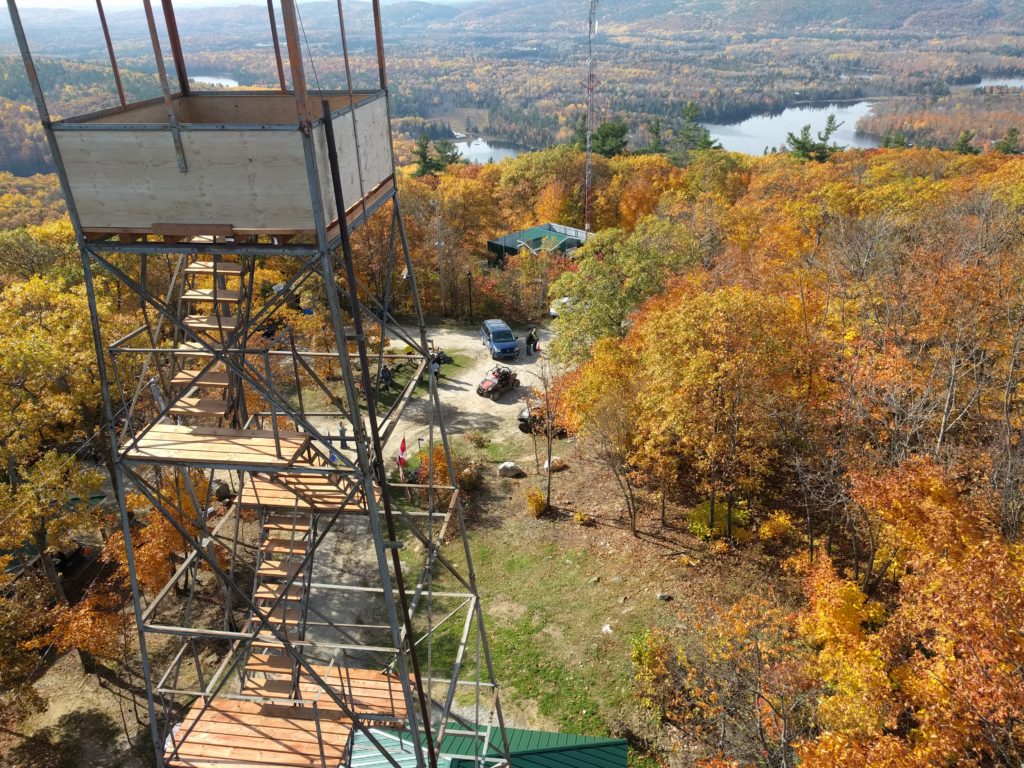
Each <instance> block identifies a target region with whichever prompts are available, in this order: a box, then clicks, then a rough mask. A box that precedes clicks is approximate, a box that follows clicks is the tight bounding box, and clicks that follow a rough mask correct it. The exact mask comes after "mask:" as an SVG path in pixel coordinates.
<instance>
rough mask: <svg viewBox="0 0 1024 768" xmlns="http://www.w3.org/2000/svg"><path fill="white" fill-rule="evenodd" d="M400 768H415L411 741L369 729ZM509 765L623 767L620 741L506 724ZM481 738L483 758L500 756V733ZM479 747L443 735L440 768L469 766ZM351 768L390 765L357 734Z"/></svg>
mask: <svg viewBox="0 0 1024 768" xmlns="http://www.w3.org/2000/svg"><path fill="white" fill-rule="evenodd" d="M373 733H374V735H375V736H376V737H377V738H378V740H379V741H380V742H381V746H383V747H384V748H385V749H386V750H387V751H388V752H389V753H390V754H391V756H392V757H393V758H394V759H395V760H396V762H398V763H399V765H400V766H401V768H414V767H415V764H416V756H415V754H414V750H413V749H412V744H411V742H409V741H408V739H407V738H406V739H403V738H402V736H401V734H398V733H395V732H391V731H384V730H380V729H373ZM505 733H506V734H507V735H508V745H509V753H510V754H511V756H512V768H626V757H627V745H626V740H625V739H609V738H602V737H597V736H577V735H575V734H570V733H550V732H548V731H529V730H525V729H522V728H506V729H505ZM480 734H481V737H486V738H488V739H489V741H490V744H489V745H488V749H487V752H486V755H485V756H486V757H489V758H499V757H501V755H502V747H501V737H500V735H499V732H498V730H497V729H490V731H488V729H487V728H486V727H485V726H484V727H480ZM482 746H483V738H474V737H472V736H462V735H446V736H445V737H444V739H443V741H442V744H441V754H442V758H441V760H439V761H438V765H439V766H441V767H442V768H474V764H475V763H476V761H475V760H474V757H473V756H474V754H475V753H476V752H477V751H478V750H480V748H481V747H482ZM352 768H392V766H391V764H390V763H389V762H388V760H387V759H386V758H385V757H384V756H383V755H381V754H380V752H378V751H377V749H376V747H374V746H373V745H372V744H370V742H369V740H367V739H366V738H365V737H364V736H362V734H358V733H357V734H355V735H354V736H353V750H352Z"/></svg>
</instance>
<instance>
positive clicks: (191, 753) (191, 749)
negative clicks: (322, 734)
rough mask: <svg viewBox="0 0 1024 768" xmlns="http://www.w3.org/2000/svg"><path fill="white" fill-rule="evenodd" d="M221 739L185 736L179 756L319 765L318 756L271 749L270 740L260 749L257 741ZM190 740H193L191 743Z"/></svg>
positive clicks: (281, 767)
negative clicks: (200, 741) (203, 741)
mask: <svg viewBox="0 0 1024 768" xmlns="http://www.w3.org/2000/svg"><path fill="white" fill-rule="evenodd" d="M221 738H222V739H223V741H222V742H221V743H220V744H218V743H213V744H203V743H196V742H199V740H200V739H202V736H200V735H196V736H195V739H194V740H193V739H192V738H189V739H186V741H185V743H184V744H183V745H181V746H180V747H179V748H178V755H179V756H180V759H185V760H187V759H188V758H190V757H191V758H197V759H200V760H210V759H211V758H212V759H220V760H223V761H226V762H227V764H229V765H234V764H235V763H237V762H238V761H244V762H247V763H252V764H257V765H258V764H260V763H262V764H264V765H268V766H276V767H277V768H321V762H320V756H319V754H317V755H315V756H314V755H304V754H302V753H301V752H295V751H292V752H289V751H285V750H280V751H277V750H273V749H270V748H269V747H272V746H273V742H267V743H266V746H265V747H264V748H262V749H261V748H259V746H258V744H259V742H258V741H256V742H253V741H248V742H247V741H246V740H244V739H237V740H236V741H235V744H232V743H231V742H230V741H229V740H228V739H226V737H221ZM190 742H193V743H192V744H190Z"/></svg>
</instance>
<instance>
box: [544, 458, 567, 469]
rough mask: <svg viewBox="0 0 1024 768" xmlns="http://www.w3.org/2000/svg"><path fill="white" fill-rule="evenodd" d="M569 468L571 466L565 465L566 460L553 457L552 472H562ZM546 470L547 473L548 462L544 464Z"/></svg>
mask: <svg viewBox="0 0 1024 768" xmlns="http://www.w3.org/2000/svg"><path fill="white" fill-rule="evenodd" d="M568 468H569V465H568V464H566V463H565V459H563V458H562V457H561V456H552V457H551V470H550V471H551V472H561V471H562V470H563V469H568ZM544 469H545V471H547V469H548V462H546V461H545V462H544Z"/></svg>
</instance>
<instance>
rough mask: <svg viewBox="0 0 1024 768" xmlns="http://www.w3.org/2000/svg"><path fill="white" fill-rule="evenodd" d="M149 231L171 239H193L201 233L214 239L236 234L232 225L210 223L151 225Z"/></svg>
mask: <svg viewBox="0 0 1024 768" xmlns="http://www.w3.org/2000/svg"><path fill="white" fill-rule="evenodd" d="M149 231H150V232H152V233H153V234H154V235H169V236H171V237H175V236H178V237H191V236H193V235H195V234H196V233H199V232H201V233H202V234H204V235H210V236H212V237H231V236H232V235H233V234H235V231H234V227H232V226H231V225H230V224H210V223H208V222H205V223H202V224H186V223H181V222H179V223H174V224H150V225H149Z"/></svg>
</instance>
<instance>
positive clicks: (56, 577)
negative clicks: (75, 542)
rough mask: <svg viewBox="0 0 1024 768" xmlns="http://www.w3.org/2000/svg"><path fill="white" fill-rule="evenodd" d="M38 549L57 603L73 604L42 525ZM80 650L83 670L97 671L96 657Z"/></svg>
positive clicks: (79, 657) (38, 535) (38, 534)
mask: <svg viewBox="0 0 1024 768" xmlns="http://www.w3.org/2000/svg"><path fill="white" fill-rule="evenodd" d="M33 538H34V539H35V545H36V549H37V550H39V562H40V563H42V566H43V573H44V574H46V578H47V580H48V581H49V582H50V586H52V587H53V594H54V597H56V599H57V604H58V605H60V606H62V607H65V608H67V607H68V606H70V605H71V603H70V601H69V600H68V596H67V593H66V592H65V591H64V586H63V585H62V584H61V583H60V574H59V573H57V568H56V567H55V566H54V564H53V560H52V559H51V558H50V555H49V553H48V552H47V551H46V549H47V536H46V529H45V528H44V527H40V528H39V529H37V530H36V533H35V536H34V537H33ZM75 650H77V651H78V659H79V661H81V662H82V670H83V671H84V672H85V673H86V674H92V673H93V672H95V671H96V659H95V658H94V657H93V655H92V654H91V653H89V652H88V651H83V650H82V649H81V648H76V649H75Z"/></svg>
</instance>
